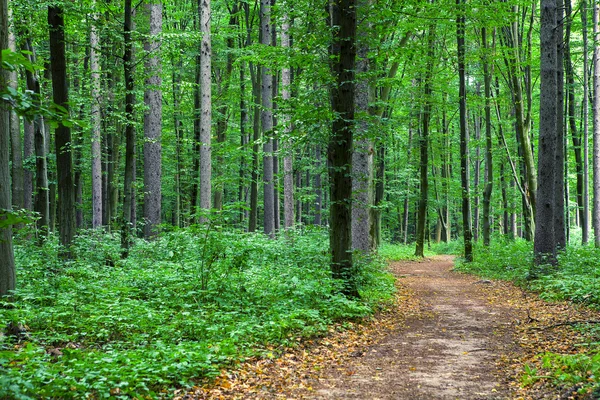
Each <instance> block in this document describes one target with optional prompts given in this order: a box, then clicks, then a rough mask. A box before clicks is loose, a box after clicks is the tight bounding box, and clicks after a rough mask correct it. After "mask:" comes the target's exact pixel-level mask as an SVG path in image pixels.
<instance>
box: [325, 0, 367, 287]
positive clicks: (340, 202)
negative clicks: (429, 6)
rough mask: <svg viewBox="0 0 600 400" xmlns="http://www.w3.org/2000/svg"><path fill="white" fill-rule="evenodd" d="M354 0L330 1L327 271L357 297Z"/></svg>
mask: <svg viewBox="0 0 600 400" xmlns="http://www.w3.org/2000/svg"><path fill="white" fill-rule="evenodd" d="M355 5H356V4H355V1H354V0H340V1H339V2H337V3H331V4H330V19H331V26H332V27H334V28H335V29H334V30H333V32H334V33H333V40H332V44H331V47H330V52H331V57H332V61H331V72H332V74H333V76H334V83H333V84H332V87H331V89H330V91H331V94H330V98H331V109H332V111H333V122H332V129H331V135H330V137H329V144H328V148H327V159H328V161H329V167H328V171H329V180H330V189H329V191H330V199H331V200H330V201H331V205H330V211H329V214H330V217H329V220H330V229H329V245H330V251H331V271H332V274H333V277H334V278H335V279H340V280H342V282H343V288H342V292H343V293H344V294H345V295H347V296H349V297H358V296H359V293H358V288H357V287H356V282H355V280H354V276H353V274H354V271H353V263H352V252H351V249H352V232H351V226H352V204H351V202H350V201H351V197H352V178H351V174H350V171H352V153H353V152H352V145H353V133H354V125H355V123H354V91H355V87H354V85H355V84H354V78H355V62H356V8H355Z"/></svg>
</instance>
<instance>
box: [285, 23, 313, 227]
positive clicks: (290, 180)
mask: <svg viewBox="0 0 600 400" xmlns="http://www.w3.org/2000/svg"><path fill="white" fill-rule="evenodd" d="M281 47H283V49H284V50H286V51H289V49H290V18H289V15H288V14H287V13H285V14H284V15H283V23H282V25H281ZM291 84H292V69H291V66H289V65H285V66H284V67H283V69H282V70H281V98H282V100H283V101H284V103H285V102H289V100H290V98H291V97H292V96H291V91H290V86H291ZM287 109H289V105H287ZM282 122H283V125H284V130H285V134H286V136H289V135H290V134H291V132H292V124H291V118H290V117H289V115H288V114H284V117H283V121H282ZM283 152H284V155H283V226H284V228H285V229H290V228H292V227H293V226H294V168H293V164H292V155H293V152H292V139H291V138H286V139H284V141H283ZM318 176H320V175H318ZM315 223H316V222H315Z"/></svg>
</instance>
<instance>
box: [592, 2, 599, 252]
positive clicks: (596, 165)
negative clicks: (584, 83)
mask: <svg viewBox="0 0 600 400" xmlns="http://www.w3.org/2000/svg"><path fill="white" fill-rule="evenodd" d="M593 4H594V8H593V12H594V14H593V15H594V43H595V44H594V56H593V57H594V77H593V79H594V80H593V85H594V102H593V103H594V104H593V114H594V137H593V141H594V149H593V157H592V164H593V166H592V169H593V171H594V177H593V192H594V205H593V208H592V210H593V214H592V225H593V227H594V245H595V246H596V247H600V45H598V43H600V29H599V28H598V19H599V16H598V14H600V5H599V4H598V3H597V2H594V3H593Z"/></svg>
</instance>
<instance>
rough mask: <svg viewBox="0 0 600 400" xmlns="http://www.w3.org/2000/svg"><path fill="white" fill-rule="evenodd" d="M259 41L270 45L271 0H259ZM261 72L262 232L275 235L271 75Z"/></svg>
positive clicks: (269, 71)
mask: <svg viewBox="0 0 600 400" xmlns="http://www.w3.org/2000/svg"><path fill="white" fill-rule="evenodd" d="M260 29H261V43H262V44H263V45H264V46H270V45H271V38H272V33H271V0H261V1H260ZM260 73H261V78H260V81H261V90H260V92H261V106H262V109H261V127H262V132H263V136H264V144H263V203H264V232H265V234H266V235H268V236H269V237H271V238H274V237H275V191H274V187H275V186H274V181H273V137H272V133H273V76H272V75H271V70H270V69H269V68H268V67H267V66H265V65H263V66H261V69H260Z"/></svg>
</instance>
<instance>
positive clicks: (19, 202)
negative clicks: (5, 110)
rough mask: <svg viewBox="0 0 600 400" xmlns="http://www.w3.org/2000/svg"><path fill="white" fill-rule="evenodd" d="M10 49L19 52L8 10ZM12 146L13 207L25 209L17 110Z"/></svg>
mask: <svg viewBox="0 0 600 400" xmlns="http://www.w3.org/2000/svg"><path fill="white" fill-rule="evenodd" d="M8 24H9V32H8V48H9V49H10V50H11V51H12V52H16V51H17V43H16V37H15V24H14V20H13V18H12V12H11V10H10V9H9V10H8ZM17 75H18V74H17V70H12V71H9V72H8V86H10V87H11V88H13V90H15V91H16V90H17V87H18V77H17ZM10 145H11V150H10V154H11V162H12V206H13V207H14V208H18V209H19V208H25V198H24V187H23V173H24V170H23V149H22V143H21V120H20V118H19V115H18V114H17V112H16V111H15V110H11V111H10Z"/></svg>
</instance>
